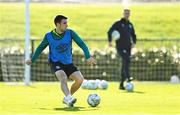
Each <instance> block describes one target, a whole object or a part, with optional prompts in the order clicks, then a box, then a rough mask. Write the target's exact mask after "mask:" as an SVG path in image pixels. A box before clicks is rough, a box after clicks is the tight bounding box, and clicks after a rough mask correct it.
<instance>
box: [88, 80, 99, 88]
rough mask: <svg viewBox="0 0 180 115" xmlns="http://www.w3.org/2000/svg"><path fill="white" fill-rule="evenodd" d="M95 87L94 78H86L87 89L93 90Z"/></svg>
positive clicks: (96, 86)
mask: <svg viewBox="0 0 180 115" xmlns="http://www.w3.org/2000/svg"><path fill="white" fill-rule="evenodd" d="M97 88H98V85H97V84H96V82H95V80H88V83H87V89H91V90H95V89H97Z"/></svg>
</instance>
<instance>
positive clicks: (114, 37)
mask: <svg viewBox="0 0 180 115" xmlns="http://www.w3.org/2000/svg"><path fill="white" fill-rule="evenodd" d="M111 36H112V39H114V40H118V39H120V33H119V32H118V31H117V30H114V31H113V32H112V34H111Z"/></svg>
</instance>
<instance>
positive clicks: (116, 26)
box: [107, 21, 119, 45]
mask: <svg viewBox="0 0 180 115" xmlns="http://www.w3.org/2000/svg"><path fill="white" fill-rule="evenodd" d="M118 23H119V21H116V22H115V23H114V24H113V25H112V26H111V27H110V28H109V30H108V32H107V34H108V41H109V45H111V42H112V36H111V34H112V32H113V31H114V30H117V28H118Z"/></svg>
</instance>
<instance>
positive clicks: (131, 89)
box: [125, 82, 134, 92]
mask: <svg viewBox="0 0 180 115" xmlns="http://www.w3.org/2000/svg"><path fill="white" fill-rule="evenodd" d="M125 89H126V90H127V91H128V92H133V90H134V85H133V83H131V82H128V83H127V84H126V86H125Z"/></svg>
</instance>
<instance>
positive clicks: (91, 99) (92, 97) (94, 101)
mask: <svg viewBox="0 0 180 115" xmlns="http://www.w3.org/2000/svg"><path fill="white" fill-rule="evenodd" d="M100 101H101V99H100V97H99V95H98V94H89V96H88V98H87V102H88V104H89V105H90V106H91V107H96V106H98V105H99V103H100Z"/></svg>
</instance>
